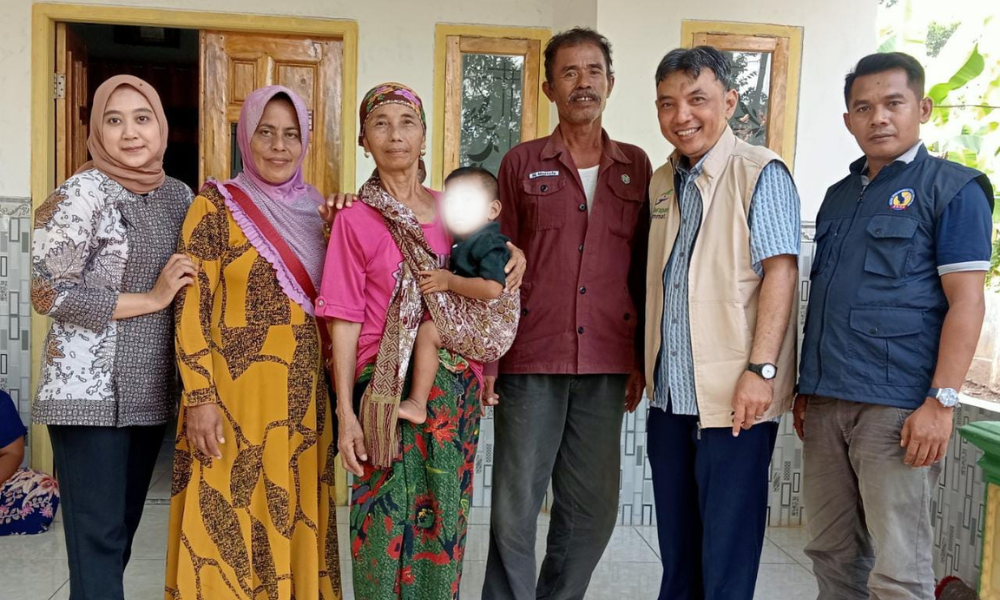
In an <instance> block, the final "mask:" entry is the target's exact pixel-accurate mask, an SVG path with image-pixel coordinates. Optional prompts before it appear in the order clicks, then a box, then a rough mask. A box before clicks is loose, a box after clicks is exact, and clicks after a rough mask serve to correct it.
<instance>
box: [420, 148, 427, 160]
mask: <svg viewBox="0 0 1000 600" xmlns="http://www.w3.org/2000/svg"><path fill="white" fill-rule="evenodd" d="M425 156H427V150H426V149H423V148H421V149H420V158H423V157H425Z"/></svg>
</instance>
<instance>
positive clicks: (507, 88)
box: [459, 54, 524, 174]
mask: <svg viewBox="0 0 1000 600" xmlns="http://www.w3.org/2000/svg"><path fill="white" fill-rule="evenodd" d="M523 80H524V57H523V56H503V55H498V54H464V55H462V127H461V142H460V147H459V164H460V165H461V166H469V165H475V166H480V167H483V168H485V169H488V170H489V171H491V172H492V173H493V174H496V172H497V171H498V170H499V169H500V159H501V158H503V155H504V154H505V153H506V152H507V151H508V150H510V149H511V148H512V147H514V146H516V145H517V144H519V143H520V142H521V103H522V94H521V88H522V82H523Z"/></svg>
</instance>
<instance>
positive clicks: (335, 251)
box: [316, 192, 482, 380]
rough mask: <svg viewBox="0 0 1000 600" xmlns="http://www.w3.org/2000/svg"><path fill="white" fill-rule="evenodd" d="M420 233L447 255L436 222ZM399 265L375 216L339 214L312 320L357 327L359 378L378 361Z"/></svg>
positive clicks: (360, 210)
mask: <svg viewBox="0 0 1000 600" xmlns="http://www.w3.org/2000/svg"><path fill="white" fill-rule="evenodd" d="M432 193H433V194H434V195H435V198H436V197H438V194H437V193H436V192H432ZM421 228H422V229H423V231H424V237H425V238H426V239H427V242H428V243H429V244H430V246H431V248H432V249H433V250H434V252H436V253H437V254H439V255H447V254H449V253H450V251H451V236H449V235H448V232H447V230H446V229H445V228H444V225H443V224H442V223H441V221H440V219H435V220H434V222H433V223H430V224H424V225H421ZM402 263H403V254H402V252H400V251H399V247H398V246H396V243H395V242H394V241H393V239H392V235H391V234H390V233H389V229H388V228H387V227H386V226H385V221H383V220H382V215H381V214H380V213H379V212H378V211H377V210H375V209H374V208H372V207H370V206H368V205H367V204H362V203H361V202H357V203H355V204H354V206H352V207H351V208H349V209H346V210H343V211H341V212H339V213H338V214H337V218H336V219H335V220H334V222H333V230H332V231H331V233H330V245H329V246H328V247H327V250H326V264H325V265H324V267H323V283H322V285H321V286H320V291H319V298H317V301H316V315H317V316H320V317H326V318H328V319H342V320H344V321H351V322H352V323H361V337H360V338H359V339H358V367H357V374H360V373H361V370H362V369H363V368H364V367H365V366H366V365H368V364H370V363H373V362H375V357H376V356H377V355H378V345H379V341H380V340H381V339H382V330H383V329H384V327H385V318H386V314H387V313H388V311H389V303H390V302H391V301H392V292H393V290H395V288H396V280H397V277H399V268H400V265H402ZM470 366H471V367H472V369H473V372H475V373H476V377H477V378H479V379H480V380H481V379H482V365H480V364H478V363H472V362H471V361H470Z"/></svg>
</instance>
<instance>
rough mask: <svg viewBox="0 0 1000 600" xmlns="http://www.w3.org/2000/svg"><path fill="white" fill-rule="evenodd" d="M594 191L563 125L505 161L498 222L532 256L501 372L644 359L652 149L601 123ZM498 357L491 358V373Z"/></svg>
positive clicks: (596, 370) (611, 365)
mask: <svg viewBox="0 0 1000 600" xmlns="http://www.w3.org/2000/svg"><path fill="white" fill-rule="evenodd" d="M603 147H604V151H603V156H602V157H601V163H600V169H599V171H598V179H597V191H596V193H595V194H594V200H593V204H592V206H591V208H590V210H589V212H588V208H587V199H586V195H585V193H584V190H583V185H582V183H581V181H580V176H579V174H578V172H577V167H576V165H574V163H573V157H572V156H571V154H570V152H569V150H568V148H567V147H566V144H565V142H564V141H563V138H562V135H561V134H560V132H559V129H558V128H556V130H555V132H553V134H552V135H550V136H549V137H546V138H541V139H537V140H533V141H530V142H525V143H523V144H520V145H518V146H516V147H515V148H513V149H511V150H510V151H509V152H508V153H507V155H506V156H505V157H504V159H503V163H502V164H501V166H500V173H499V181H500V201H501V203H502V204H503V210H502V212H501V213H500V219H499V220H500V228H501V230H502V232H503V233H504V235H506V236H508V237H510V238H511V240H512V241H513V242H514V244H515V245H516V246H517V247H519V248H520V249H521V250H522V251H524V254H525V256H526V258H527V262H528V269H527V272H526V273H525V275H524V282H523V284H522V286H521V323H520V326H519V328H518V334H517V339H516V340H515V342H514V346H513V347H512V348H511V350H510V351H509V352H508V353H507V355H506V356H504V358H503V359H501V361H500V364H499V371H500V373H518V374H601V373H628V372H630V371H631V370H632V369H633V368H636V367H639V366H641V363H640V361H641V356H642V343H641V342H642V340H641V336H642V331H643V327H642V318H643V314H644V313H643V307H644V304H645V302H644V301H645V289H646V288H645V271H646V248H647V238H648V235H649V192H648V190H649V180H650V178H651V177H652V172H653V169H652V166H651V165H650V162H649V158H648V157H647V156H646V153H645V152H643V151H642V150H641V149H640V148H638V147H636V146H632V145H630V144H623V143H619V142H615V141H612V140H611V139H610V138H609V137H608V135H607V133H606V132H605V133H603ZM494 369H495V365H489V366H488V367H487V374H490V373H491V371H493V370H494Z"/></svg>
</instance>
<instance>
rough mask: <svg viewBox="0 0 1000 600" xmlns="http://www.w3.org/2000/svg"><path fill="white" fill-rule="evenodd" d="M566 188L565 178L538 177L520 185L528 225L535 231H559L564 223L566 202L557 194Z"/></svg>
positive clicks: (526, 180) (561, 195)
mask: <svg viewBox="0 0 1000 600" xmlns="http://www.w3.org/2000/svg"><path fill="white" fill-rule="evenodd" d="M565 187H566V178H565V177H558V178H556V177H539V178H538V179H525V180H524V182H523V183H522V189H523V190H524V194H525V197H526V199H527V202H526V204H527V209H528V211H527V215H526V216H527V220H528V225H529V227H530V228H531V229H533V230H535V231H541V230H545V229H559V228H560V227H562V226H563V224H564V223H565V222H566V202H564V201H563V200H565V199H564V198H563V194H561V193H559V192H561V191H562V190H563V188H565Z"/></svg>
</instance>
